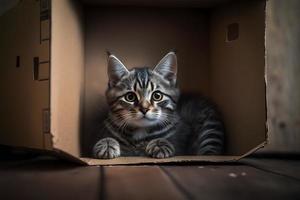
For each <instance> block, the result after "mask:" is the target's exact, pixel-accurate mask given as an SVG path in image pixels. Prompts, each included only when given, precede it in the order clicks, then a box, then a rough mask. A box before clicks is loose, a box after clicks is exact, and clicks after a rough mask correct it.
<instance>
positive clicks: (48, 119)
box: [0, 0, 266, 165]
mask: <svg viewBox="0 0 300 200" xmlns="http://www.w3.org/2000/svg"><path fill="white" fill-rule="evenodd" d="M39 3H40V2H38V1H22V2H20V3H19V4H18V5H17V6H16V7H15V8H13V9H12V10H10V11H8V12H7V14H5V15H4V16H1V17H0V25H1V29H2V27H4V29H3V30H5V31H1V33H0V34H1V35H0V36H1V37H0V40H1V44H2V43H3V44H4V45H1V47H0V52H1V53H2V52H4V53H5V52H8V53H6V54H4V53H3V54H0V55H1V60H0V61H1V65H3V66H4V67H3V69H1V72H2V71H3V73H4V74H5V75H6V78H1V94H2V95H3V94H5V97H4V98H3V99H4V103H3V105H1V112H2V110H3V113H5V115H2V116H1V118H4V119H3V120H1V121H2V122H1V127H0V128H1V131H2V134H1V136H0V142H1V143H2V144H6V145H12V146H22V147H30V148H36V149H46V150H50V151H55V152H57V153H58V154H61V155H67V156H66V157H68V158H72V159H75V160H78V161H80V162H82V163H86V164H89V165H114V164H136V163H165V162H195V161H209V162H223V161H234V160H237V159H239V158H241V157H243V156H245V155H247V154H250V153H252V152H253V151H255V150H256V149H257V148H260V147H262V146H263V145H264V144H265V142H266V103H265V102H266V101H265V92H266V91H265V89H266V88H265V80H264V76H265V74H264V69H265V45H264V44H265V43H264V41H265V2H264V1H263V0H255V1H242V2H234V1H232V2H229V3H228V2H227V1H216V2H214V3H213V4H211V5H210V6H209V4H207V2H203V4H201V1H199V2H198V3H197V4H195V3H193V4H189V2H186V3H185V4H182V5H181V4H175V5H176V6H175V7H172V6H171V5H166V4H165V5H164V6H163V7H159V4H158V3H157V6H158V7H157V6H153V5H152V6H150V7H145V6H142V3H140V4H139V3H137V2H136V5H135V6H132V5H130V4H128V5H127V6H125V7H124V6H121V7H120V6H112V5H110V6H109V7H107V6H106V5H101V4H99V3H95V2H93V1H92V2H91V1H90V2H86V3H84V1H83V2H80V1H72V0H63V1H62V0H52V1H51V3H49V6H50V7H51V9H49V10H48V11H49V14H50V13H51V15H49V16H50V18H49V19H47V18H46V17H45V16H47V15H46V14H45V13H46V12H45V8H42V10H43V12H39V11H40V10H41V9H39ZM190 3H191V2H190ZM129 5H130V6H129ZM50 7H49V8H50ZM32 10H35V11H34V12H31V11H32ZM46 10H47V9H46ZM27 12H31V13H32V19H30V20H32V21H30V23H28V26H31V25H32V26H33V24H34V25H35V27H32V29H30V31H27V32H26V31H25V30H24V31H23V32H22V31H21V32H19V31H15V30H14V28H12V27H11V23H14V24H18V23H19V24H20V22H18V20H17V19H19V18H18V17H19V16H20V15H21V14H22V13H27ZM22 24H24V23H23V22H22ZM231 24H237V26H236V27H238V29H237V30H238V32H236V33H234V34H235V37H236V36H237V38H236V39H235V40H232V41H228V38H227V34H228V31H229V28H228V27H229V25H231ZM16 27H20V29H21V30H22V26H21V25H19V26H16ZM26 30H27V29H26ZM13 34H14V36H13ZM19 36H24V37H25V36H26V37H32V38H34V39H33V40H32V41H31V40H27V41H26V42H27V43H26V44H25V43H24V41H23V39H22V37H19ZM4 37H5V38H8V37H10V38H8V39H4ZM13 37H15V38H13ZM15 39H18V40H17V41H15ZM2 41H3V42H2ZM9 41H12V42H11V43H10V42H9ZM29 45H36V47H34V46H32V48H30V49H29V48H28V46H29ZM173 48H176V49H177V50H178V62H179V74H178V81H179V85H180V89H181V91H183V92H187V91H188V92H195V93H199V92H201V93H202V94H204V95H207V96H209V97H211V98H212V99H213V100H214V101H215V102H216V103H217V104H218V106H219V107H220V109H221V111H222V113H223V115H224V122H225V126H226V130H227V132H226V134H227V136H226V139H227V152H226V154H225V155H224V156H180V157H173V158H168V159H152V158H144V157H124V158H117V159H113V160H97V159H91V158H88V157H87V156H88V155H89V153H90V149H91V147H92V146H93V144H94V143H95V142H96V141H95V137H94V134H95V131H97V130H95V127H96V126H95V116H97V115H98V114H99V113H100V114H101V112H104V110H105V106H103V105H105V98H104V92H105V89H106V86H107V76H106V55H105V50H107V49H110V50H112V51H113V52H114V53H115V54H116V55H117V56H118V57H120V58H121V59H122V61H123V62H124V63H125V65H127V66H129V67H138V66H141V67H142V66H145V65H146V66H150V67H151V66H154V65H155V64H156V62H158V61H159V60H160V58H161V57H162V56H163V55H164V53H166V52H168V51H169V50H170V49H173ZM9 49H10V50H9ZM34 49H36V50H34ZM41 49H43V51H41ZM17 51H19V52H20V53H18V52H17ZM22 53H25V55H24V57H25V58H26V59H27V60H29V61H31V62H32V60H33V59H34V58H35V57H38V58H39V60H40V61H41V62H39V65H38V67H36V68H38V69H39V71H38V74H39V80H33V79H32V76H29V75H32V69H33V68H34V66H33V65H34V63H31V62H28V63H26V66H25V67H24V69H23V70H25V69H26V70H28V71H29V72H28V73H26V72H25V71H24V72H20V70H22V68H15V67H14V61H15V57H16V56H19V55H23V54H22ZM3 55H5V56H3ZM44 55H47V56H48V57H50V62H43V61H47V60H49V58H45V56H44ZM47 56H46V57H47ZM22 58H23V56H21V59H22ZM32 67H33V68H32ZM49 68H50V69H49ZM18 70H19V71H18ZM3 73H2V74H3ZM18 73H19V74H18ZM17 76H18V80H15V78H14V77H17ZM13 80H14V82H13ZM21 80H23V81H22V83H21V82H18V81H21ZM33 84H34V85H33ZM7 85H10V86H11V90H10V89H9V88H8V87H7ZM20 85H24V86H26V88H27V89H26V90H25V89H24V90H22V89H23V88H20ZM36 87H37V88H39V89H35V88H36ZM10 92H15V97H16V98H15V99H17V100H13V95H11V94H10ZM26 94H28V95H26ZM29 98H30V100H29ZM25 103H26V105H27V106H26V107H24V108H23V107H22V108H20V104H21V105H24V104H25ZM29 119H32V120H33V121H34V123H29V122H28V120H29ZM3 122H6V123H3ZM2 123H3V124H2ZM22 124H23V125H22ZM48 129H50V130H48Z"/></svg>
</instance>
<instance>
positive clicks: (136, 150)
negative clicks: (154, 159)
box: [121, 141, 148, 156]
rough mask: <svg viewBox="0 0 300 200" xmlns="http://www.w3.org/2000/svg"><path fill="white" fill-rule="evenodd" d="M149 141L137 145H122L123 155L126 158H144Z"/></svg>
mask: <svg viewBox="0 0 300 200" xmlns="http://www.w3.org/2000/svg"><path fill="white" fill-rule="evenodd" d="M147 144H148V141H141V142H139V143H135V144H126V145H125V144H123V145H122V144H121V153H122V154H123V155H124V156H143V155H145V149H146V146H147Z"/></svg>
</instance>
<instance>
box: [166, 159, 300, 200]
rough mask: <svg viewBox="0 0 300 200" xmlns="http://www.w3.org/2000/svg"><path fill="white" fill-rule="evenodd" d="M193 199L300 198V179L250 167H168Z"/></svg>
mask: <svg viewBox="0 0 300 200" xmlns="http://www.w3.org/2000/svg"><path fill="white" fill-rule="evenodd" d="M163 170H164V171H165V173H166V174H167V175H168V176H169V177H170V178H171V179H173V180H174V182H175V183H177V184H178V185H180V187H182V188H183V190H185V191H187V192H188V193H189V194H190V196H191V198H190V199H201V200H205V199H209V200H215V199H222V200H223V199H243V200H244V199H251V200H252V199H255V200H258V199H272V200H274V199H300V182H299V181H295V180H293V179H290V178H288V177H285V176H280V175H275V174H272V173H267V172H264V171H261V170H258V169H255V168H253V167H250V166H244V165H233V166H227V165H223V166H220V165H219V166H218V165H216V166H212V165H207V166H181V167H179V166H178V167H175V166H165V167H163Z"/></svg>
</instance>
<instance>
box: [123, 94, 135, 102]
mask: <svg viewBox="0 0 300 200" xmlns="http://www.w3.org/2000/svg"><path fill="white" fill-rule="evenodd" d="M125 100H126V101H128V102H134V101H135V100H136V95H135V93H134V92H128V93H127V94H126V95H125Z"/></svg>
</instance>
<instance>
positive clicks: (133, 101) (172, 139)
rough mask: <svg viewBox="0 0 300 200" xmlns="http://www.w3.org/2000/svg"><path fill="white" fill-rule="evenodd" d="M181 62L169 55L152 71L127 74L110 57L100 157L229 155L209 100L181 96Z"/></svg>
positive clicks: (96, 152)
mask: <svg viewBox="0 0 300 200" xmlns="http://www.w3.org/2000/svg"><path fill="white" fill-rule="evenodd" d="M176 74H177V58H176V54H175V53H174V52H169V53H168V54H167V55H166V56H165V57H163V59H162V60H161V61H160V62H159V63H158V64H157V66H156V67H155V68H154V69H153V70H152V69H150V68H146V67H144V68H134V69H132V70H128V69H127V68H126V67H125V66H124V64H123V63H122V62H121V61H120V60H119V59H118V58H117V57H116V56H114V55H109V56H108V76H109V83H108V89H107V91H106V98H107V102H108V105H109V109H110V110H109V113H108V117H107V119H106V120H105V121H104V127H103V129H102V130H101V133H100V134H101V138H100V139H99V141H98V142H97V143H96V144H95V145H94V147H93V154H94V157H95V158H101V159H110V158H115V157H119V156H150V157H153V158H168V157H171V156H175V155H218V154H222V153H223V151H224V127H223V123H222V121H221V119H220V117H219V114H218V112H217V111H216V109H215V107H214V106H213V105H212V104H211V103H210V102H209V101H208V100H206V99H204V98H198V97H193V96H180V95H179V90H178V87H177V84H176Z"/></svg>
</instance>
